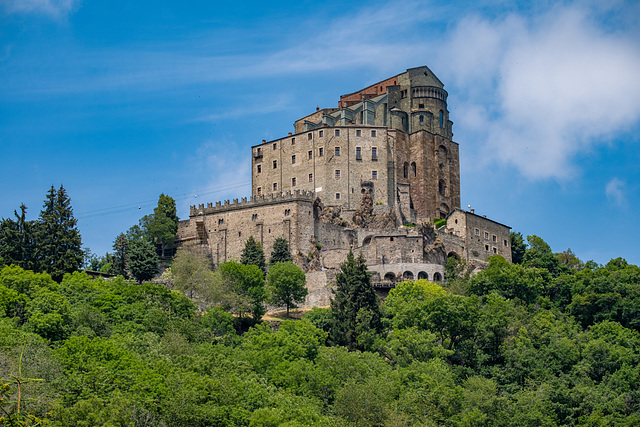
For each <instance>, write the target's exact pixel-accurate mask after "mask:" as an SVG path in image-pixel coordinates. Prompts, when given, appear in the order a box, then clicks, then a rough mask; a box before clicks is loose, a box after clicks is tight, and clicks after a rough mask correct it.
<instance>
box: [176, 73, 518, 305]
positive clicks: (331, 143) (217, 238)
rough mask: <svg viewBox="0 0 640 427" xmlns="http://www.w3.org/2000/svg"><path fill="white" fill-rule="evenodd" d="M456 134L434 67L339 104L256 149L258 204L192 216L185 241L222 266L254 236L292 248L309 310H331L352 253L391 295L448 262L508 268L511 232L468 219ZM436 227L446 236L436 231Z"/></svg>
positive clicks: (195, 211) (202, 209)
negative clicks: (489, 262) (496, 263)
mask: <svg viewBox="0 0 640 427" xmlns="http://www.w3.org/2000/svg"><path fill="white" fill-rule="evenodd" d="M452 125H453V123H452V122H451V120H449V111H448V110H447V92H446V91H445V90H444V85H443V84H442V82H441V81H440V80H439V79H438V78H437V77H436V76H435V75H434V74H433V73H432V72H431V70H430V69H429V68H427V67H426V66H423V67H417V68H410V69H408V70H406V71H405V72H403V73H401V74H398V75H396V76H393V77H390V78H388V79H385V80H383V81H381V82H378V83H376V84H373V85H371V86H368V87H366V88H364V89H361V90H359V91H357V92H353V93H350V94H347V95H342V96H341V97H340V100H339V102H338V106H337V107H336V108H323V109H320V108H316V111H315V112H313V113H311V114H309V115H307V116H305V117H303V118H301V119H299V120H297V121H296V122H295V124H294V132H293V133H291V132H290V133H289V134H288V135H287V136H285V137H283V138H279V139H276V140H273V141H265V140H263V141H262V143H260V144H258V145H255V146H253V147H251V158H252V173H251V181H252V195H251V197H250V198H249V199H247V198H242V199H241V200H240V201H238V199H234V200H233V202H232V203H230V202H229V201H228V200H227V201H225V202H224V203H221V202H216V203H215V204H214V203H208V204H207V205H206V206H205V205H199V206H191V210H190V215H189V219H188V220H184V221H181V222H180V224H179V229H178V235H177V240H178V242H179V243H181V244H184V243H188V242H190V243H194V244H198V245H203V246H204V247H206V248H207V250H208V252H209V253H210V254H211V257H212V259H213V261H214V263H216V264H219V263H221V262H225V261H228V260H232V259H239V258H240V254H241V252H242V249H243V248H244V244H245V241H246V240H247V239H248V238H249V236H253V237H254V238H255V239H256V240H257V241H258V242H260V243H261V244H262V246H263V248H264V250H265V254H266V255H267V256H268V255H269V253H270V252H271V249H272V246H273V242H274V241H275V239H276V238H278V237H284V238H285V239H287V240H288V241H289V247H290V249H291V253H292V254H293V255H294V258H295V260H296V263H297V264H298V265H299V266H301V267H302V268H303V269H304V270H306V272H307V283H308V286H309V287H310V297H309V300H308V301H307V304H309V305H321V304H325V303H328V297H329V292H328V290H327V288H326V286H327V284H328V283H330V282H331V281H332V279H333V275H334V274H335V269H336V268H338V266H339V264H340V263H341V262H343V261H344V259H345V257H346V254H347V252H348V251H349V250H353V251H354V253H356V254H358V253H361V254H363V255H364V257H365V258H366V260H367V265H368V268H369V270H370V271H372V272H374V276H375V277H374V283H375V284H376V285H378V286H387V287H389V286H393V284H394V283H395V282H397V281H399V280H405V279H417V278H426V279H429V280H433V281H438V280H442V278H443V275H444V264H445V262H446V259H447V257H448V256H456V257H459V258H461V259H464V260H465V261H466V262H467V263H468V264H469V265H472V266H474V267H477V268H482V266H483V265H484V264H485V260H486V258H488V257H489V256H492V255H502V256H503V257H504V258H505V259H507V260H508V261H510V260H511V243H510V237H509V232H510V228H509V227H508V226H506V225H503V224H500V223H498V222H495V221H492V220H490V219H487V218H486V217H483V216H479V215H476V214H475V213H474V211H473V210H471V211H465V210H462V209H460V163H459V154H458V143H456V142H454V141H453V139H452V138H453V132H452ZM437 218H444V219H446V220H447V224H446V225H444V226H442V227H440V228H439V229H435V227H434V226H433V221H434V220H435V219H437ZM325 291H326V292H325Z"/></svg>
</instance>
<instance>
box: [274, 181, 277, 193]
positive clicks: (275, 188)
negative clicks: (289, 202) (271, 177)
mask: <svg viewBox="0 0 640 427" xmlns="http://www.w3.org/2000/svg"><path fill="white" fill-rule="evenodd" d="M273 191H278V183H277V182H274V183H273Z"/></svg>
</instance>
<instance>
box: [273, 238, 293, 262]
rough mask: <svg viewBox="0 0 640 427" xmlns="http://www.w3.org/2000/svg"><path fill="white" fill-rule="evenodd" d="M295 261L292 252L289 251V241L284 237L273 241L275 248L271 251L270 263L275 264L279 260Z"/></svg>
mask: <svg viewBox="0 0 640 427" xmlns="http://www.w3.org/2000/svg"><path fill="white" fill-rule="evenodd" d="M287 261H293V257H292V256H291V252H289V242H287V239H285V238H283V237H278V238H277V239H276V241H275V242H273V250H272V251H271V258H269V265H273V264H275V263H277V262H287Z"/></svg>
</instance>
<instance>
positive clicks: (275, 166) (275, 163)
mask: <svg viewBox="0 0 640 427" xmlns="http://www.w3.org/2000/svg"><path fill="white" fill-rule="evenodd" d="M277 167H278V161H277V160H274V161H273V168H274V169H276V168H277Z"/></svg>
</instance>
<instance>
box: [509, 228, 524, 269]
mask: <svg viewBox="0 0 640 427" xmlns="http://www.w3.org/2000/svg"><path fill="white" fill-rule="evenodd" d="M526 250H527V245H526V244H525V243H524V237H522V233H518V232H515V231H512V232H511V262H513V263H514V264H522V260H523V259H524V253H525V251H526Z"/></svg>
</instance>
